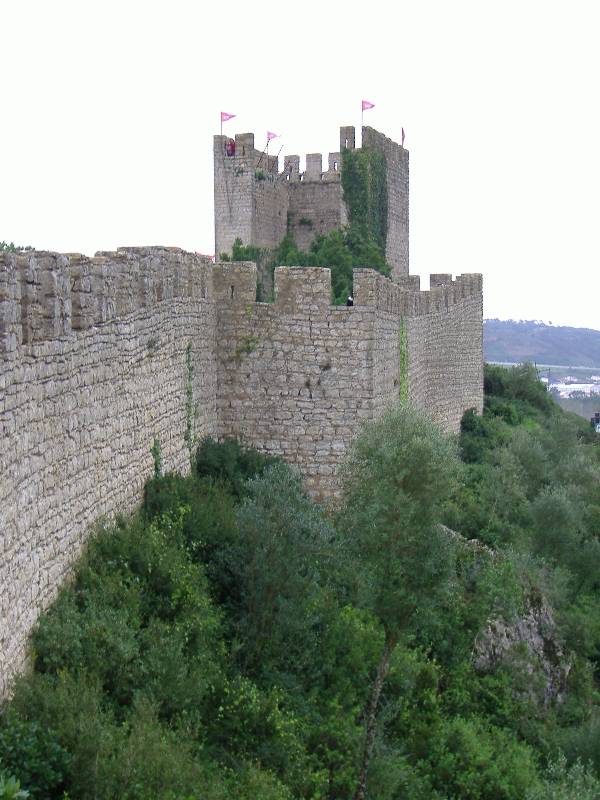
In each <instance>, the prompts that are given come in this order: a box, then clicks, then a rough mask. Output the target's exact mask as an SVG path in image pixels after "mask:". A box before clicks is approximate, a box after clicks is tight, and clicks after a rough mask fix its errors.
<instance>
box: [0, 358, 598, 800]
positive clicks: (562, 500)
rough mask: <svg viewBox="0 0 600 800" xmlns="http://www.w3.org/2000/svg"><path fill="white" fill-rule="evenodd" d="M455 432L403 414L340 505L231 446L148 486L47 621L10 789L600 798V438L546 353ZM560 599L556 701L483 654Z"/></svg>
mask: <svg viewBox="0 0 600 800" xmlns="http://www.w3.org/2000/svg"><path fill="white" fill-rule="evenodd" d="M458 444H459V448H460V450H459V453H458V452H457V448H456V443H455V442H453V441H452V440H450V439H447V438H445V437H443V436H442V435H441V434H440V433H439V432H438V431H436V430H435V429H434V428H433V427H431V426H430V425H429V423H427V422H426V421H424V420H423V419H421V418H420V417H418V415H416V413H414V412H412V411H411V410H410V409H408V408H407V407H406V406H403V407H401V408H399V409H397V410H395V411H393V412H391V413H390V414H388V415H387V416H386V417H384V418H383V419H382V420H380V421H378V422H376V423H373V424H372V425H371V426H369V427H368V428H367V429H366V430H365V432H364V433H363V435H362V436H361V437H360V438H359V440H358V441H357V443H356V445H355V447H354V449H353V452H352V454H351V456H350V458H349V460H348V463H347V467H346V470H345V472H344V474H343V476H342V483H343V489H344V491H343V494H342V497H341V499H340V502H339V504H338V506H337V507H336V508H334V509H324V508H322V507H319V506H316V505H314V504H313V503H312V502H311V501H310V500H309V499H308V498H307V497H306V496H305V495H304V493H303V491H302V488H301V484H300V481H299V479H298V477H297V476H296V474H295V473H294V472H293V471H292V470H291V469H290V468H289V467H287V466H285V465H284V464H282V463H280V462H278V461H277V460H275V459H269V458H266V457H264V456H260V455H259V454H257V453H255V452H253V451H247V450H244V449H242V448H240V447H239V445H237V444H236V443H235V442H228V443H225V444H221V445H217V444H215V443H214V442H212V441H210V440H207V441H205V442H203V444H202V446H201V447H200V449H199V451H198V455H197V459H196V462H195V470H194V474H193V475H192V476H190V477H187V478H183V477H179V476H175V475H166V476H161V475H160V474H159V475H158V476H157V477H155V478H154V479H153V480H151V481H150V482H149V483H148V485H147V487H146V493H145V502H144V505H143V508H142V509H141V510H140V512H139V514H138V515H136V516H135V517H134V518H132V519H127V520H125V519H122V520H119V521H118V522H117V523H116V525H115V526H114V527H113V528H111V529H103V530H100V531H99V532H98V535H97V536H96V537H95V538H94V539H93V540H92V541H91V543H90V544H89V546H88V548H87V552H86V553H85V555H84V557H83V558H82V559H81V561H80V563H79V565H78V567H77V570H76V574H75V578H74V580H73V582H72V583H71V584H70V585H69V586H65V587H64V588H63V589H62V591H61V592H60V594H59V597H58V599H57V601H56V602H55V604H54V606H53V607H52V608H51V609H50V610H49V612H48V613H47V614H45V615H44V616H43V617H42V618H41V620H40V623H39V625H38V627H37V630H36V632H35V634H34V636H33V639H32V643H31V647H32V655H33V663H34V669H33V671H32V672H31V673H30V674H29V675H27V676H24V677H23V678H21V679H20V680H19V681H18V682H17V685H16V687H15V693H14V698H13V700H12V702H11V703H10V704H8V705H6V707H5V708H4V709H3V712H2V715H1V718H0V798H2V797H15V796H18V795H16V794H15V791H16V789H15V786H16V784H15V783H13V784H12V789H11V788H10V783H9V778H8V776H15V777H16V779H17V780H18V781H19V782H20V784H21V786H22V787H23V789H25V790H28V791H29V792H30V797H32V798H49V799H50V800H53V799H54V798H64V797H69V798H71V800H75V799H76V798H82V799H83V798H95V800H108V799H109V798H111V799H112V798H115V797H119V798H122V799H123V800H137V799H138V798H139V799H140V800H141V798H144V800H147V799H148V798H161V800H175V798H177V800H182V799H185V798H188V799H190V798H198V799H199V798H202V800H212V799H213V798H214V799H215V800H216V799H217V798H219V799H220V798H234V800H235V799H239V800H244V799H245V798H248V800H250V799H252V800H288V799H291V798H307V800H308V798H310V799H311V800H317V799H319V800H333V799H334V798H339V799H340V800H342V798H343V800H348V799H349V798H353V797H354V798H356V800H359V798H361V797H367V798H376V799H377V800H404V799H405V800H408V798H410V800H436V798H437V800H442V799H443V798H447V799H448V800H463V799H465V800H489V798H494V800H523V798H526V799H527V800H542V799H543V798H544V799H545V798H557V800H558V799H563V800H567V799H568V800H570V799H571V798H573V800H575V798H577V800H592V798H597V797H598V796H599V795H600V781H599V779H598V775H599V774H600V738H599V737H598V735H597V731H598V729H599V727H600V709H599V707H598V695H597V673H598V668H599V666H600V665H599V659H600V607H599V604H600V578H599V577H598V576H600V542H599V540H598V532H599V531H600V524H599V523H600V483H599V479H600V456H599V453H600V446H599V441H598V437H596V435H595V434H593V433H592V432H591V428H589V427H587V426H586V425H585V423H584V422H583V421H582V420H579V419H577V418H575V417H574V416H571V415H568V414H565V413H564V412H562V411H561V410H560V409H559V408H557V407H556V406H555V405H554V404H553V403H552V401H551V400H550V398H549V397H548V395H547V394H546V393H545V390H544V388H543V386H542V385H541V384H539V383H538V382H537V379H536V377H535V372H534V370H533V369H532V368H529V367H520V368H517V369H514V370H512V371H507V370H504V369H501V368H497V367H493V368H488V369H487V370H486V408H485V413H484V415H483V417H476V416H474V415H473V414H467V415H466V416H465V419H464V425H463V432H462V434H461V437H460V442H459V443H458ZM157 472H158V473H160V465H158V466H157ZM440 520H442V521H444V522H445V523H446V524H447V525H449V526H450V527H451V528H453V529H454V530H458V531H460V532H461V533H462V534H464V535H465V536H467V537H477V538H478V539H479V540H481V541H482V542H484V543H485V544H486V545H487V547H483V546H481V545H478V546H472V545H470V544H469V543H468V542H467V541H465V540H464V539H462V538H461V537H457V536H453V535H451V534H450V533H449V532H448V530H447V529H444V528H442V527H440V525H439V524H438V522H439V521H440ZM544 602H548V603H549V604H550V606H551V607H552V609H553V613H554V617H555V621H556V626H557V631H556V637H557V641H556V645H557V646H556V648H555V649H554V650H553V653H554V656H555V657H556V658H557V659H558V658H560V659H562V661H563V662H564V664H563V666H568V667H569V669H565V674H566V673H567V672H568V678H567V682H566V686H565V687H564V692H563V696H562V697H561V698H560V699H556V700H553V701H552V702H546V701H545V700H543V699H542V695H543V692H542V691H541V688H542V684H543V681H544V675H542V674H540V673H539V670H538V669H537V666H536V663H534V662H533V660H531V659H529V657H528V651H527V647H526V646H525V645H524V643H523V642H521V644H520V645H519V647H517V648H515V649H514V651H513V652H511V653H510V654H509V657H508V658H506V659H504V660H503V661H502V662H500V663H498V664H496V665H495V666H493V668H488V669H485V670H484V669H482V668H481V667H480V666H479V667H478V666H476V664H475V660H474V658H473V652H474V642H476V641H479V640H480V639H481V634H482V631H483V630H484V628H485V627H486V625H487V622H488V621H489V620H500V619H503V620H505V621H506V624H507V625H512V624H514V622H515V620H518V619H520V618H522V617H523V615H524V614H526V613H527V611H528V609H530V608H531V607H532V605H533V606H538V607H539V606H541V605H542V604H543V603H544ZM548 641H549V640H548ZM559 645H560V646H559ZM562 651H564V654H563V655H557V654H560V653H561V652H562ZM557 666H559V665H557ZM578 759H581V763H579V761H578ZM588 762H589V764H588ZM2 776H3V777H2ZM6 787H8V788H6ZM11 792H12V794H11Z"/></svg>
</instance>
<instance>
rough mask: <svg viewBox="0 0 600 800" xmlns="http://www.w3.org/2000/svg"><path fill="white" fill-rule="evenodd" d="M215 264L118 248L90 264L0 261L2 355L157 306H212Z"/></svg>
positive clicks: (55, 257)
mask: <svg viewBox="0 0 600 800" xmlns="http://www.w3.org/2000/svg"><path fill="white" fill-rule="evenodd" d="M212 294H213V289H212V264H211V263H210V260H209V259H208V258H207V257H204V256H198V255H195V254H192V253H186V252H185V251H184V250H180V249H179V248H164V247H136V248H127V247H121V248H119V249H118V250H116V251H114V252H112V251H110V252H109V251H106V252H99V253H97V254H96V256H94V257H88V256H84V255H82V254H80V253H68V254H61V253H51V252H46V251H39V250H38V251H36V250H32V251H27V252H24V253H3V254H1V255H0V353H2V354H4V355H5V356H7V357H14V354H15V353H16V351H17V349H18V348H19V347H20V346H28V345H32V344H35V343H37V342H45V341H50V340H53V339H61V338H64V337H68V336H70V335H71V334H72V333H73V332H77V331H82V330H87V329H89V328H92V327H95V326H98V325H102V324H103V323H107V322H110V321H111V320H116V319H120V318H123V317H127V316H129V315H131V314H136V313H138V312H139V311H140V310H142V309H147V308H149V307H150V306H153V305H154V304H156V303H160V302H161V301H162V300H169V299H173V298H177V297H180V298H187V299H195V300H212Z"/></svg>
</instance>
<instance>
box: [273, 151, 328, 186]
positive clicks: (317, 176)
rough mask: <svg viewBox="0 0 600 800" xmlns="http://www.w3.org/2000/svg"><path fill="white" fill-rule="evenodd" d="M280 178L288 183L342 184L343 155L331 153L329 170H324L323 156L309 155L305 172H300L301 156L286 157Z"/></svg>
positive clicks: (319, 154) (320, 154)
mask: <svg viewBox="0 0 600 800" xmlns="http://www.w3.org/2000/svg"><path fill="white" fill-rule="evenodd" d="M280 178H281V179H283V180H285V181H287V182H288V183H301V182H304V183H321V182H326V183H332V182H340V181H341V179H342V155H341V153H339V152H337V153H329V155H328V157H327V169H326V170H323V154H322V153H308V154H307V156H306V169H305V171H304V172H300V156H297V155H289V156H285V158H284V160H283V171H282V173H281V175H280Z"/></svg>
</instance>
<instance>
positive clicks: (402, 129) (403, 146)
mask: <svg viewBox="0 0 600 800" xmlns="http://www.w3.org/2000/svg"><path fill="white" fill-rule="evenodd" d="M402 147H404V128H402Z"/></svg>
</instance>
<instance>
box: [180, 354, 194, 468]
mask: <svg viewBox="0 0 600 800" xmlns="http://www.w3.org/2000/svg"><path fill="white" fill-rule="evenodd" d="M185 371H186V375H185V434H184V437H183V438H184V440H185V443H186V445H187V448H188V451H189V454H190V464H191V463H192V459H193V452H194V445H195V444H196V436H195V432H194V364H193V361H192V343H191V342H188V344H187V347H186V348H185Z"/></svg>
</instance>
